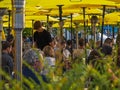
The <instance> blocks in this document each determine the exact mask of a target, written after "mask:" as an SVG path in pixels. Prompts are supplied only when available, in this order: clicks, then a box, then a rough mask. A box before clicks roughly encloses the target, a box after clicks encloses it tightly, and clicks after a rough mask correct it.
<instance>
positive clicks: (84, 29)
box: [83, 7, 87, 63]
mask: <svg viewBox="0 0 120 90" xmlns="http://www.w3.org/2000/svg"><path fill="white" fill-rule="evenodd" d="M83 21H84V40H85V63H86V62H87V50H86V27H85V26H86V22H85V7H83Z"/></svg>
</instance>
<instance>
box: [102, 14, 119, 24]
mask: <svg viewBox="0 0 120 90" xmlns="http://www.w3.org/2000/svg"><path fill="white" fill-rule="evenodd" d="M100 21H102V18H100ZM105 22H120V13H119V12H113V13H109V14H106V15H105Z"/></svg>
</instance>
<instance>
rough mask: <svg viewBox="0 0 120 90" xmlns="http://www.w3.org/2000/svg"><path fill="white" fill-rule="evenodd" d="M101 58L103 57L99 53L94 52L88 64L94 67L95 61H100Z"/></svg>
mask: <svg viewBox="0 0 120 90" xmlns="http://www.w3.org/2000/svg"><path fill="white" fill-rule="evenodd" d="M100 57H101V55H100V54H99V52H98V51H96V50H92V51H91V53H90V55H89V57H88V63H91V64H92V65H94V63H95V61H96V60H97V59H99V58H100Z"/></svg>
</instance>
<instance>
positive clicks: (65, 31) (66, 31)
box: [65, 29, 67, 40]
mask: <svg viewBox="0 0 120 90" xmlns="http://www.w3.org/2000/svg"><path fill="white" fill-rule="evenodd" d="M65 38H66V40H67V29H65Z"/></svg>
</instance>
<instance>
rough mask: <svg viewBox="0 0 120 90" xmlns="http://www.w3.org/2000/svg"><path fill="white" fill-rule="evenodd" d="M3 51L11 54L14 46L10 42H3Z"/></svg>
mask: <svg viewBox="0 0 120 90" xmlns="http://www.w3.org/2000/svg"><path fill="white" fill-rule="evenodd" d="M2 51H6V52H7V53H10V52H11V51H12V45H11V44H10V43H9V42H8V41H2Z"/></svg>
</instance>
